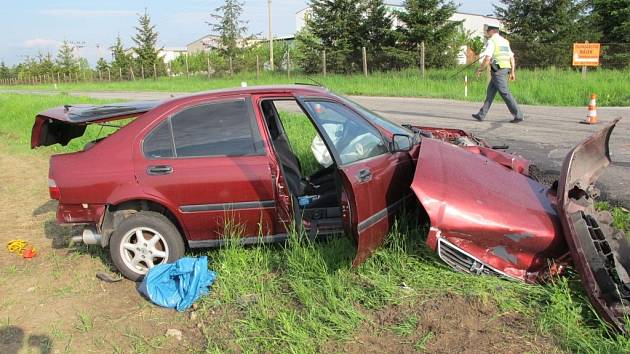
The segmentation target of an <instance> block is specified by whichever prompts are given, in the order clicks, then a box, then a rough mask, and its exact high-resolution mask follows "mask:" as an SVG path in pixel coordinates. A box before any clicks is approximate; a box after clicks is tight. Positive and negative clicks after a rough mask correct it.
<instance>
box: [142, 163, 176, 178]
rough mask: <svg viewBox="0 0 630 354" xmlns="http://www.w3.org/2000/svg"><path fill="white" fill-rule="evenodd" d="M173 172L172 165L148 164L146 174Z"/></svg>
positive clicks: (156, 174)
mask: <svg viewBox="0 0 630 354" xmlns="http://www.w3.org/2000/svg"><path fill="white" fill-rule="evenodd" d="M171 173H173V167H171V166H168V165H158V166H149V167H148V168H147V174H149V175H150V176H159V175H168V174H171Z"/></svg>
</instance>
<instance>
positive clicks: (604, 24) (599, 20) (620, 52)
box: [593, 0, 630, 68]
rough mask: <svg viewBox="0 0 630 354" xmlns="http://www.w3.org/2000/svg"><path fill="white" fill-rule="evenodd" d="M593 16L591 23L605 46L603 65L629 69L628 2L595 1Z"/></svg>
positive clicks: (629, 27) (629, 11)
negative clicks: (598, 32) (599, 33)
mask: <svg viewBox="0 0 630 354" xmlns="http://www.w3.org/2000/svg"><path fill="white" fill-rule="evenodd" d="M593 15H594V16H593V17H594V19H593V22H594V23H595V25H596V27H597V28H598V30H599V31H600V32H601V42H602V43H605V44H606V45H605V47H604V57H603V61H604V65H608V66H611V67H619V68H621V67H629V66H630V44H628V43H630V0H595V1H593ZM620 43H624V44H620Z"/></svg>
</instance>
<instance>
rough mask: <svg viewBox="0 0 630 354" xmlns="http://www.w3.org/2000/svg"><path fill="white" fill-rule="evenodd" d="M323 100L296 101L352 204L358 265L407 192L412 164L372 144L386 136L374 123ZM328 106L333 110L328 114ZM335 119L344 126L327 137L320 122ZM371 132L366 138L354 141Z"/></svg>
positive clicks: (373, 247) (380, 236)
mask: <svg viewBox="0 0 630 354" xmlns="http://www.w3.org/2000/svg"><path fill="white" fill-rule="evenodd" d="M325 102H328V101H325V100H320V101H317V100H313V99H310V100H305V99H300V103H301V104H302V105H303V107H305V109H306V110H307V111H308V113H309V115H310V116H311V117H312V120H313V122H314V123H315V124H316V126H317V129H318V131H319V133H320V135H321V136H322V137H323V140H324V141H325V143H326V146H327V147H328V149H329V150H330V151H331V154H332V155H333V156H334V159H335V162H336V164H337V166H338V169H339V171H340V173H341V174H342V176H343V178H344V181H345V184H346V185H345V189H346V191H347V193H348V196H349V198H348V199H349V200H348V201H349V204H350V205H349V207H350V215H351V218H350V220H351V222H352V225H351V227H350V229H351V230H352V233H353V235H354V237H355V239H356V242H357V254H356V257H355V259H354V261H353V266H357V265H359V264H361V263H362V262H363V261H364V260H365V259H366V258H367V257H369V256H370V255H371V254H372V253H373V252H374V250H376V248H378V247H379V246H380V245H381V244H382V243H383V241H384V240H385V238H386V236H387V233H388V231H389V228H390V226H391V225H392V221H393V216H394V215H395V213H396V211H397V210H398V209H399V208H400V207H401V206H402V202H403V201H404V199H405V198H406V197H407V196H408V195H410V189H409V186H410V184H411V180H412V177H413V165H412V161H411V158H410V156H409V154H408V153H389V152H387V151H386V150H385V151H383V150H382V148H380V150H379V147H378V146H376V147H375V146H374V141H376V140H375V139H378V140H379V141H380V144H383V145H385V144H386V141H385V139H383V137H382V136H381V135H380V133H379V131H378V129H377V128H376V127H374V126H372V125H371V124H370V123H368V122H367V121H365V120H364V119H363V118H362V117H361V116H360V115H359V114H358V113H356V112H355V111H354V110H352V109H351V108H350V107H347V106H345V105H343V104H342V103H341V102H334V105H337V106H334V105H331V104H328V103H325ZM326 106H328V107H326ZM327 109H331V110H332V111H328V112H327V111H326V110H327ZM335 114H337V115H338V116H335ZM335 120H336V121H337V122H338V123H339V124H342V125H343V126H344V128H343V131H342V133H341V134H339V136H337V137H334V136H330V132H328V131H327V130H326V129H324V128H323V124H324V122H326V123H330V122H334V121H335ZM348 122H349V123H351V124H349V123H348ZM370 134H371V135H372V136H371V137H369V138H365V137H364V138H361V139H356V137H361V136H367V135H370ZM353 144H355V145H353ZM379 146H380V145H379ZM385 146H386V145H385ZM366 148H369V149H374V150H371V151H373V152H374V156H370V154H371V152H367V151H365V149H366ZM354 152H356V153H354Z"/></svg>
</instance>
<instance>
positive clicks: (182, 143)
mask: <svg viewBox="0 0 630 354" xmlns="http://www.w3.org/2000/svg"><path fill="white" fill-rule="evenodd" d="M250 113H251V111H250V107H248V105H247V102H246V101H245V100H241V99H240V100H236V101H226V102H217V103H209V104H204V105H199V106H195V107H191V108H188V109H186V110H184V111H181V112H179V113H177V114H175V115H174V116H173V117H171V124H172V129H173V140H174V142H175V152H176V156H177V157H202V156H243V155H252V154H256V153H257V151H258V145H259V142H260V138H259V137H258V134H257V130H254V126H253V124H252V119H251V114H250Z"/></svg>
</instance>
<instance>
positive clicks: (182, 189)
mask: <svg viewBox="0 0 630 354" xmlns="http://www.w3.org/2000/svg"><path fill="white" fill-rule="evenodd" d="M239 99H240V100H243V98H237V100H239ZM223 101H226V100H225V99H224V100H222V101H210V102H208V103H209V104H213V103H216V104H221V103H222V102H223ZM227 101H230V100H227ZM245 101H246V102H245V103H246V105H247V106H245V107H247V108H248V112H249V113H251V116H250V117H248V118H247V119H252V120H253V121H254V116H253V113H252V112H253V110H252V109H251V101H250V100H249V99H246V100H245ZM228 103H229V102H228ZM193 108H195V107H193ZM193 108H189V107H182V109H181V110H179V111H178V113H179V112H184V111H185V110H186V109H193ZM208 112H209V113H208V114H210V115H211V114H212V112H213V111H212V110H209V111H208ZM228 113H229V112H228ZM176 115H177V113H175V114H173V115H171V116H169V117H165V118H164V119H165V120H164V122H163V123H162V124H170V127H171V128H172V129H176V128H173V126H174V124H172V122H171V121H169V120H170V119H171V117H177V116H176ZM228 118H229V117H225V121H226V122H227V123H228V124H233V122H231V121H227V119H228ZM237 118H238V117H237ZM175 119H177V118H175ZM199 119H201V118H199ZM221 119H222V121H220V122H219V123H220V124H223V123H222V122H223V119H224V118H223V117H222V118H221ZM213 124H214V123H213ZM246 125H247V124H245V125H243V126H231V127H228V128H226V130H230V129H231V130H232V131H233V133H228V134H232V135H238V134H240V135H242V132H241V131H239V129H241V130H242V129H247V126H246ZM212 128H213V129H214V127H212ZM254 128H255V129H256V130H257V129H258V128H257V126H256V125H255V121H254V123H253V124H252V127H251V129H252V131H254ZM157 129H158V128H155V130H157ZM186 129H187V130H188V131H185V132H184V133H183V136H184V137H185V139H180V140H183V141H184V143H183V145H182V146H185V148H186V149H188V151H191V152H192V153H193V154H194V153H195V150H199V149H200V147H201V149H219V150H221V144H218V143H213V142H212V141H209V142H204V141H202V142H201V143H202V145H199V144H197V145H195V139H200V137H201V139H203V134H202V133H201V132H195V130H194V129H192V128H191V129H188V128H186ZM177 133H178V132H177V131H176V130H172V132H171V134H172V136H175V137H176V136H177V135H176V134H177ZM150 134H151V133H149V134H147V137H149V136H150ZM213 134H214V133H213ZM221 134H223V133H221ZM180 135H182V134H180ZM254 135H255V134H254V133H252V136H254ZM237 138H238V139H240V137H237ZM254 140H255V139H254ZM175 141H177V139H176V138H175ZM229 143H230V142H229V141H226V142H225V143H224V144H229ZM232 143H233V145H232V146H231V147H229V149H227V151H229V152H231V151H237V153H239V154H241V155H236V156H225V155H223V156H221V155H217V156H197V157H181V156H177V149H176V146H175V145H176V144H177V142H174V143H172V144H173V149H174V150H176V151H175V153H168V152H166V151H167V150H168V148H167V147H166V148H164V149H162V150H160V149H155V151H158V152H157V153H155V154H153V152H149V151H145V152H144V154H142V153H141V154H140V156H139V158H137V159H136V161H135V170H136V179H137V180H138V182H139V183H140V184H141V185H142V186H143V188H144V189H145V193H147V194H148V195H154V196H155V197H156V198H157V199H160V200H168V201H170V203H171V204H172V205H174V206H175V209H176V212H177V213H178V217H179V218H180V219H181V220H182V221H183V224H184V225H183V227H184V228H185V230H186V233H187V236H188V239H189V240H190V241H193V242H195V241H203V240H212V239H218V238H221V237H222V236H223V234H224V233H225V231H226V228H232V230H231V231H232V233H236V234H238V235H240V236H257V235H259V234H260V233H262V234H263V235H270V234H274V233H276V230H275V227H274V223H275V218H276V216H275V214H276V213H275V201H274V198H275V196H274V188H273V184H272V175H271V169H270V165H269V159H268V157H267V155H266V154H265V153H264V150H263V149H260V150H256V148H252V149H250V150H252V151H251V153H248V154H243V153H242V152H241V151H238V150H239V149H237V148H235V147H234V142H233V141H232ZM237 143H238V141H237ZM165 144H166V143H165ZM139 149H141V150H142V144H139ZM224 150H225V149H224ZM241 150H242V149H241ZM146 154H149V155H151V156H149V158H147V156H145V155H146ZM162 155H163V156H164V157H162ZM171 155H175V156H171ZM193 245H194V244H193V243H191V246H193Z"/></svg>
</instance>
